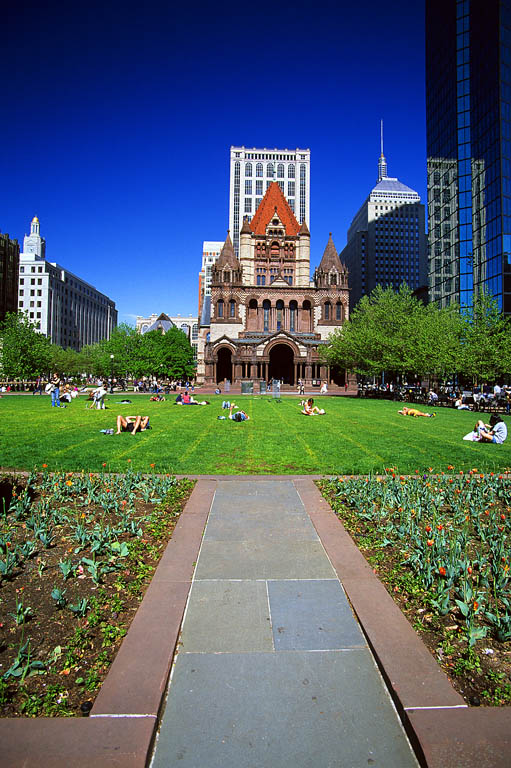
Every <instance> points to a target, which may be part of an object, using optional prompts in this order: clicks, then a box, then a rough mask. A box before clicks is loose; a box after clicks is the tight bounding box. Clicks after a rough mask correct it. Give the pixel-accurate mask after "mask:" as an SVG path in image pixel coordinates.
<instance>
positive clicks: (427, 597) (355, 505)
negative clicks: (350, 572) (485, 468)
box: [320, 466, 511, 706]
mask: <svg viewBox="0 0 511 768" xmlns="http://www.w3.org/2000/svg"><path fill="white" fill-rule="evenodd" d="M453 471H454V467H452V466H449V467H448V472H449V473H452V472H453ZM320 487H321V490H322V492H323V494H324V496H325V497H326V498H327V499H328V501H329V503H330V504H331V506H332V508H333V509H334V511H335V512H336V514H337V515H338V517H339V518H340V519H341V520H342V522H343V524H344V526H345V527H346V529H347V530H348V531H349V532H350V534H351V535H352V537H353V538H354V540H355V542H356V543H357V545H358V546H359V548H360V549H361V551H362V552H363V553H364V555H365V556H366V558H367V560H368V561H369V562H370V563H371V565H372V567H373V568H374V570H375V573H377V575H378V576H379V578H380V579H381V581H382V582H383V583H384V584H385V586H386V587H387V589H388V591H389V592H390V594H391V595H392V596H393V597H394V599H395V600H396V601H397V602H398V603H399V604H400V606H401V608H402V610H403V611H404V613H405V614H406V616H407V617H408V619H409V620H410V622H411V623H412V625H413V626H414V628H415V629H416V630H417V631H419V632H420V634H421V637H422V639H423V640H424V642H425V643H426V645H427V646H428V647H429V648H430V650H431V652H432V653H433V654H434V655H435V657H436V658H437V660H438V662H439V663H440V664H441V666H442V668H443V669H444V671H446V672H447V674H448V675H449V677H450V678H451V680H452V682H453V684H454V686H455V688H456V689H457V690H458V691H459V692H460V693H461V694H462V695H463V696H464V697H465V699H466V700H467V702H468V703H470V704H474V705H478V704H486V705H497V706H498V705H508V706H509V705H510V704H511V573H510V563H511V544H510V533H511V480H510V479H509V477H505V476H504V475H495V474H494V473H490V474H486V475H485V474H482V473H479V472H478V471H477V469H473V470H471V472H469V473H466V474H465V473H463V472H460V473H458V474H443V473H442V474H441V475H436V476H434V475H432V474H431V473H429V472H427V473H425V474H422V473H419V472H417V473H416V474H415V476H412V477H405V476H403V475H398V474H397V471H396V470H395V469H389V470H387V473H386V475H385V476H383V477H367V478H347V477H339V478H336V479H333V480H329V481H326V480H325V481H322V482H321V483H320Z"/></svg>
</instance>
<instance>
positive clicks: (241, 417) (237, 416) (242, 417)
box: [228, 403, 250, 421]
mask: <svg viewBox="0 0 511 768" xmlns="http://www.w3.org/2000/svg"><path fill="white" fill-rule="evenodd" d="M237 407H238V406H237V405H235V404H234V403H231V407H230V408H229V416H228V418H229V419H232V421H248V420H249V419H250V416H248V414H246V413H245V411H236V413H233V412H232V411H233V409H234V408H237Z"/></svg>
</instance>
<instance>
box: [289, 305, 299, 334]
mask: <svg viewBox="0 0 511 768" xmlns="http://www.w3.org/2000/svg"><path fill="white" fill-rule="evenodd" d="M297 309H298V304H297V303H296V301H290V302H289V330H290V331H291V333H294V332H295V331H296V311H297Z"/></svg>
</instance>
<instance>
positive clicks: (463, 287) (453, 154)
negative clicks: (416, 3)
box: [426, 0, 511, 315]
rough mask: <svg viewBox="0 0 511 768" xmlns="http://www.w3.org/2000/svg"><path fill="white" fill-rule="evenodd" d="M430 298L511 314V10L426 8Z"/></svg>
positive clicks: (488, 5)
mask: <svg viewBox="0 0 511 768" xmlns="http://www.w3.org/2000/svg"><path fill="white" fill-rule="evenodd" d="M426 119H427V170H428V208H429V212H428V219H429V221H428V223H429V227H428V229H429V291H430V299H431V300H434V301H437V302H438V303H439V304H440V305H441V306H446V305H448V304H450V303H453V302H457V303H459V304H461V306H462V307H469V306H470V305H471V304H472V301H473V296H474V293H476V292H480V291H482V290H485V291H487V292H489V293H490V294H492V295H493V296H494V298H495V299H496V300H497V302H498V305H499V307H500V309H501V310H503V311H504V313H505V314H508V315H509V314H511V256H510V253H511V5H510V3H509V2H502V1H501V2H499V0H484V2H483V1H482V0H477V1H476V0H463V2H461V1H458V0H428V2H427V3H426Z"/></svg>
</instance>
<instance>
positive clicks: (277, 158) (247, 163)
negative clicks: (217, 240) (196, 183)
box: [229, 147, 311, 256]
mask: <svg viewBox="0 0 511 768" xmlns="http://www.w3.org/2000/svg"><path fill="white" fill-rule="evenodd" d="M310 154H311V153H310V149H266V147H265V148H264V149H257V148H256V147H252V148H251V149H247V148H245V147H231V164H230V186H229V229H230V231H231V234H232V243H233V246H234V251H235V253H236V256H238V255H239V244H240V230H241V227H242V226H243V219H244V217H245V216H247V217H248V219H249V220H250V219H252V216H253V215H254V214H255V212H256V211H257V209H258V207H259V204H260V203H261V200H262V199H263V196H264V195H265V193H266V190H267V189H268V187H269V186H270V184H271V182H272V181H276V182H277V184H278V185H279V187H280V188H281V190H282V192H283V194H284V197H285V198H286V200H287V202H288V203H289V207H290V208H291V210H292V212H293V213H294V215H295V217H296V219H297V220H298V222H299V223H300V224H303V222H304V221H305V222H306V224H307V226H308V227H309V228H310Z"/></svg>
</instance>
